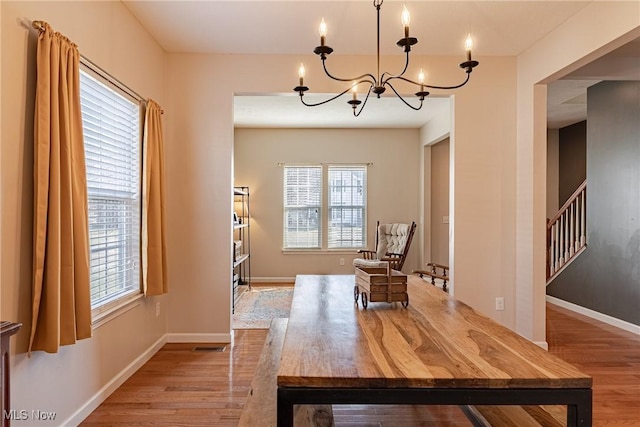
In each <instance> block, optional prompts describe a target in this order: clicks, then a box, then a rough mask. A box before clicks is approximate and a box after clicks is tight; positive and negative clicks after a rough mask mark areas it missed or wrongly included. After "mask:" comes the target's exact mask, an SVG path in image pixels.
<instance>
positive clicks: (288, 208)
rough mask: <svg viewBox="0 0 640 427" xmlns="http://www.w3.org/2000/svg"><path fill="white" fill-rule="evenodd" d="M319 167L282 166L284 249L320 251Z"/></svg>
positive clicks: (320, 192)
mask: <svg viewBox="0 0 640 427" xmlns="http://www.w3.org/2000/svg"><path fill="white" fill-rule="evenodd" d="M321 212H322V167H321V166H285V167H284V227H283V228H284V237H283V241H284V244H283V246H284V249H319V248H320V245H321V237H322V228H321V218H322V215H321Z"/></svg>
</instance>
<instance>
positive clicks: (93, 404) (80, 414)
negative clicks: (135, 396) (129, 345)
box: [61, 335, 167, 426]
mask: <svg viewBox="0 0 640 427" xmlns="http://www.w3.org/2000/svg"><path fill="white" fill-rule="evenodd" d="M166 342H167V336H166V335H163V336H162V337H160V338H159V339H158V341H156V342H155V343H153V345H151V347H149V348H148V349H147V350H146V351H145V352H144V353H142V354H141V355H140V356H138V357H137V358H136V359H135V360H134V361H133V362H131V363H129V365H128V366H126V367H125V368H124V369H123V370H122V371H120V373H119V374H117V375H116V376H114V377H113V378H112V379H111V381H109V382H108V383H107V384H105V386H104V387H102V388H101V389H100V390H99V391H98V392H97V393H96V394H94V395H93V397H92V398H91V399H89V401H87V402H86V403H85V404H84V405H82V406H81V407H80V409H78V410H77V411H76V412H75V413H73V414H72V415H71V416H70V417H69V418H68V419H67V420H65V421H64V422H63V423H62V424H61V425H63V426H77V425H79V424H80V423H81V422H82V421H83V420H84V419H85V418H87V417H88V416H89V415H90V414H91V413H92V412H93V411H94V410H95V409H96V408H97V407H98V406H100V404H101V403H102V402H104V401H105V400H106V399H107V397H109V396H110V395H111V393H113V392H114V391H116V389H117V388H118V387H120V386H121V385H122V384H123V383H124V382H125V381H126V380H127V379H129V377H131V375H133V374H134V373H135V372H136V371H137V370H138V369H140V368H141V367H142V365H144V364H145V363H147V362H148V361H149V359H151V357H153V355H154V354H156V353H157V352H158V350H160V348H162V346H163V345H165V344H166Z"/></svg>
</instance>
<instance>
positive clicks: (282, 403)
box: [276, 389, 293, 427]
mask: <svg viewBox="0 0 640 427" xmlns="http://www.w3.org/2000/svg"><path fill="white" fill-rule="evenodd" d="M276 417H277V418H276V419H277V425H278V427H293V402H292V401H291V400H290V399H287V398H286V396H285V393H284V392H283V391H282V390H281V389H278V405H277V414H276Z"/></svg>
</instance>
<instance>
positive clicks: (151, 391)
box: [82, 305, 640, 427]
mask: <svg viewBox="0 0 640 427" xmlns="http://www.w3.org/2000/svg"><path fill="white" fill-rule="evenodd" d="M266 335H267V331H266V330H238V331H235V332H234V342H233V344H230V345H228V346H227V347H226V350H225V351H224V352H215V351H211V350H198V351H193V348H194V347H195V346H194V345H186V344H167V345H165V346H164V347H163V348H162V349H161V350H160V351H159V352H158V353H157V354H156V355H154V356H153V358H152V359H151V360H150V361H149V362H147V363H146V364H145V365H144V366H143V367H142V368H141V369H140V370H139V371H138V372H136V373H135V374H134V375H133V376H132V377H131V378H129V379H128V380H127V381H126V382H125V383H124V384H123V385H122V386H121V387H120V388H118V389H117V390H116V391H115V392H114V393H113V394H112V395H111V396H110V397H109V398H108V399H107V400H105V402H103V403H102V404H101V405H100V407H98V408H97V409H96V410H95V411H94V412H93V413H92V414H91V415H89V417H87V419H86V420H85V421H84V422H83V423H82V425H83V426H118V425H120V426H125V425H138V426H235V425H237V423H238V420H239V418H240V414H241V412H242V408H243V405H244V403H245V401H246V396H247V393H248V391H249V388H250V384H251V379H252V377H253V374H254V371H255V368H256V365H257V363H258V359H259V357H260V352H261V350H262V345H263V343H264V340H265V337H266ZM547 341H548V343H549V351H550V352H551V353H554V354H556V355H558V356H559V357H561V358H562V359H564V360H566V361H568V362H570V363H571V364H573V365H575V366H576V367H578V368H579V369H581V370H582V371H584V372H585V373H587V374H589V375H591V376H592V377H593V380H594V381H593V383H594V384H593V391H594V393H593V403H594V405H593V412H594V416H593V419H594V422H593V425H594V426H640V337H638V336H637V335H634V334H632V333H629V332H625V331H622V330H620V329H617V328H614V327H612V326H609V325H606V324H603V323H601V322H598V321H595V320H592V319H589V318H587V317H584V316H581V315H578V314H575V313H572V312H570V311H567V310H564V309H562V308H559V307H556V306H553V305H548V306H547ZM333 411H334V416H335V421H336V426H338V427H345V426H358V427H365V426H378V427H382V426H385V427H387V426H399V425H402V426H468V425H471V423H470V422H469V421H467V420H466V418H465V417H464V415H463V414H462V412H461V411H460V410H459V409H458V408H457V407H448V406H440V407H427V406H392V405H388V406H382V405H381V406H371V405H334V407H333Z"/></svg>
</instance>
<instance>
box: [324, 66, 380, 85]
mask: <svg viewBox="0 0 640 427" xmlns="http://www.w3.org/2000/svg"><path fill="white" fill-rule="evenodd" d="M322 68H324V72H325V74H326V75H327V76H328V77H330V78H332V79H333V80H336V81H339V82H352V81H354V80H360V81H359V82H358V84H360V83H362V82H369V83H371V84H372V85H374V86H375V85H376V78H375V77H374V76H373V74H370V73H367V74H362V75H360V76H358V77H354V78H351V79H342V78H340V77H335V76H333V75H332V74H331V73H330V72H329V70H327V65H326V64H325V62H324V59H323V60H322ZM365 77H369V78H370V79H364V78H365ZM361 79H364V80H361ZM347 90H348V89H347Z"/></svg>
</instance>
